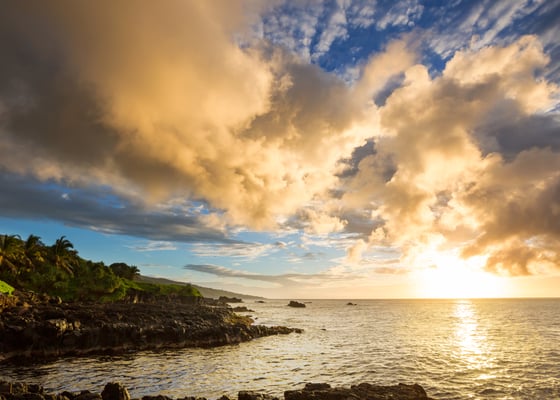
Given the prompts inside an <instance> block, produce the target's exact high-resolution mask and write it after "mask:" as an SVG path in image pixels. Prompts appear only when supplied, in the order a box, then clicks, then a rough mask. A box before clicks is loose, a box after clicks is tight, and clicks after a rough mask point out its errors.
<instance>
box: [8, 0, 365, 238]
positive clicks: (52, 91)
mask: <svg viewBox="0 0 560 400" xmlns="http://www.w3.org/2000/svg"><path fill="white" fill-rule="evenodd" d="M251 10H253V12H250V11H251ZM259 11H260V7H258V6H257V5H255V4H253V3H251V2H249V3H243V6H241V3H239V2H226V3H204V4H198V3H191V2H186V3H185V2H181V1H170V2H166V4H165V6H158V7H154V6H153V5H152V3H151V2H147V1H145V2H143V1H141V2H139V3H137V4H135V5H134V7H131V6H130V5H128V4H127V3H125V2H123V3H116V4H115V5H114V6H113V5H112V6H111V7H110V8H109V7H103V6H99V5H97V4H96V5H95V6H93V5H88V4H85V3H76V2H71V1H55V2H52V3H49V4H46V3H41V2H37V3H32V4H30V5H28V6H27V7H26V8H25V9H23V8H19V7H11V6H7V7H4V9H3V12H2V17H1V18H2V20H1V21H0V22H1V23H0V25H1V26H2V28H1V29H2V35H1V38H2V39H1V40H2V42H1V48H2V53H3V63H2V67H1V68H2V70H1V71H0V72H1V74H0V76H1V77H2V78H1V82H0V104H1V107H0V108H1V109H2V128H1V135H2V144H1V145H0V154H1V155H2V157H1V165H2V167H3V168H4V169H6V170H7V171H10V172H12V173H17V174H28V175H32V176H34V177H36V178H38V179H40V180H43V181H47V180H49V179H53V180H56V181H57V182H59V183H60V184H62V185H74V186H80V187H87V186H89V185H91V184H92V183H96V184H101V185H107V186H111V187H113V188H114V190H115V191H116V192H117V193H118V195H119V196H122V197H123V198H125V199H131V200H133V201H135V202H140V201H142V202H144V203H145V204H146V205H154V204H157V203H158V202H161V201H170V200H174V199H179V198H194V199H202V200H204V201H206V202H208V203H209V204H210V205H211V207H213V208H216V209H220V210H223V211H224V214H223V216H224V218H226V219H227V221H229V223H231V224H244V225H248V226H251V227H254V228H264V227H273V226H274V225H275V223H276V219H277V217H278V216H281V215H289V214H291V213H292V212H294V211H295V210H296V209H297V208H299V206H300V205H301V204H302V203H305V202H306V201H309V200H311V199H313V197H315V196H317V195H321V194H322V192H324V191H325V190H327V189H328V188H329V187H330V186H332V184H334V183H335V182H336V178H335V177H334V172H335V170H336V168H337V167H336V162H337V160H339V159H340V158H342V157H344V156H348V155H349V154H350V153H351V151H352V149H353V148H354V147H355V146H356V145H359V144H361V143H362V142H363V141H364V135H365V134H366V133H365V130H362V131H360V130H359V127H360V126H361V125H363V112H364V110H365V109H366V105H364V104H363V103H362V104H361V103H360V102H358V101H356V100H355V99H354V97H353V96H352V93H351V90H350V89H349V88H348V87H347V86H346V85H345V84H344V83H343V82H342V81H341V80H340V79H339V78H337V77H336V76H332V75H329V74H327V73H325V72H324V71H322V70H321V69H320V68H318V67H316V66H313V65H308V64H304V63H302V62H301V61H300V60H299V59H297V58H295V57H293V56H292V55H290V54H288V53H286V52H285V51H283V50H279V49H276V48H274V47H271V46H268V45H267V44H266V43H264V42H252V41H247V42H246V43H247V47H243V48H242V47H240V46H239V45H238V43H237V42H236V40H235V37H236V35H239V32H242V33H243V32H245V34H246V35H250V32H249V29H248V28H247V27H249V26H251V24H253V23H254V21H255V19H256V18H257V17H256V16H257V14H258V12H259ZM28 26H35V27H37V29H33V30H27V29H26V28H25V27H28ZM100 26H103V29H102V30H100V29H99V27H100ZM45 38H48V40H46V39H45ZM194 38H197V39H194ZM200 38H203V39H200ZM21 49H24V51H23V50H21Z"/></svg>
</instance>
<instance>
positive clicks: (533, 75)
mask: <svg viewBox="0 0 560 400" xmlns="http://www.w3.org/2000/svg"><path fill="white" fill-rule="evenodd" d="M559 37H560V1H558V0H548V1H544V0H543V1H530V0H516V1H510V0H469V1H461V0H453V1H419V0H400V1H385V0H377V1H361V0H339V1H314V0H301V1H298V0H294V1H287V0H286V1H281V0H277V1H268V0H267V1H257V0H247V1H243V0H227V1H226V0H223V1H220V0H213V1H180V0H167V1H164V2H153V1H149V0H138V1H134V2H130V1H124V0H116V1H114V0H111V1H109V0H102V1H96V2H93V1H90V2H88V1H80V2H76V1H72V0H64V1H63V0H50V1H39V0H30V1H26V2H24V3H22V2H18V1H7V2H4V4H3V5H2V12H1V13H0V139H1V140H0V232H1V233H7V234H18V235H21V236H22V237H24V238H25V237H27V235H29V234H32V233H33V234H36V235H39V236H40V237H41V238H42V240H43V242H45V243H46V244H52V243H53V242H54V241H55V240H56V239H57V238H58V237H60V236H62V235H65V236H66V237H67V238H68V239H69V240H70V241H71V242H72V243H73V244H74V245H75V247H76V249H77V250H78V251H79V254H80V255H81V256H82V257H85V258H88V259H92V260H96V261H103V262H105V263H106V264H110V263H112V262H126V263H128V264H130V265H136V266H137V267H138V268H139V269H140V270H141V273H142V274H144V275H148V276H158V277H166V278H170V279H174V280H179V281H184V282H192V283H196V284H200V285H203V286H209V287H213V288H221V289H226V290H232V291H235V292H239V293H243V294H253V295H260V296H265V297H275V298H296V297H297V298H409V297H556V296H560V91H559V84H560V68H559V66H560V41H559V40H558V38H559Z"/></svg>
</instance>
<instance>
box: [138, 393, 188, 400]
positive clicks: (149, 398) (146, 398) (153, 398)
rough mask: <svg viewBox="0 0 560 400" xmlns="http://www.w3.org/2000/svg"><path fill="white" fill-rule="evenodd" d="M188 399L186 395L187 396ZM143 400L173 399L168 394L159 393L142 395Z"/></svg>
mask: <svg viewBox="0 0 560 400" xmlns="http://www.w3.org/2000/svg"><path fill="white" fill-rule="evenodd" d="M185 399H186V397H185ZM142 400H172V399H171V397H168V396H163V395H161V394H159V395H157V396H144V397H142Z"/></svg>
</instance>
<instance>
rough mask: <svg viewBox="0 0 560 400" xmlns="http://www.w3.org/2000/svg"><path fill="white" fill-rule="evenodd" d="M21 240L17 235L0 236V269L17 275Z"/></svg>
mask: <svg viewBox="0 0 560 400" xmlns="http://www.w3.org/2000/svg"><path fill="white" fill-rule="evenodd" d="M21 253H22V251H21V239H20V237H19V235H0V268H1V269H7V270H8V271H9V272H10V273H12V274H14V275H17V273H18V267H17V266H16V264H18V263H19V260H20V257H21Z"/></svg>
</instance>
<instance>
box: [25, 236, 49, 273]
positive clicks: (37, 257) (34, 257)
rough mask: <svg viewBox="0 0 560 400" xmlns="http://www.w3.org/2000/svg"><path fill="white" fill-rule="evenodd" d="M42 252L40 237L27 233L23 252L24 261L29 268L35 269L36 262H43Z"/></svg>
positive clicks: (43, 249) (43, 247)
mask: <svg viewBox="0 0 560 400" xmlns="http://www.w3.org/2000/svg"><path fill="white" fill-rule="evenodd" d="M44 252H45V245H44V244H43V242H41V238H40V237H39V236H36V235H29V236H28V237H27V240H26V241H25V243H24V244H23V253H24V256H25V263H26V264H27V267H28V268H29V269H30V270H33V269H36V266H37V264H38V263H43V262H45V259H44Z"/></svg>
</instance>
